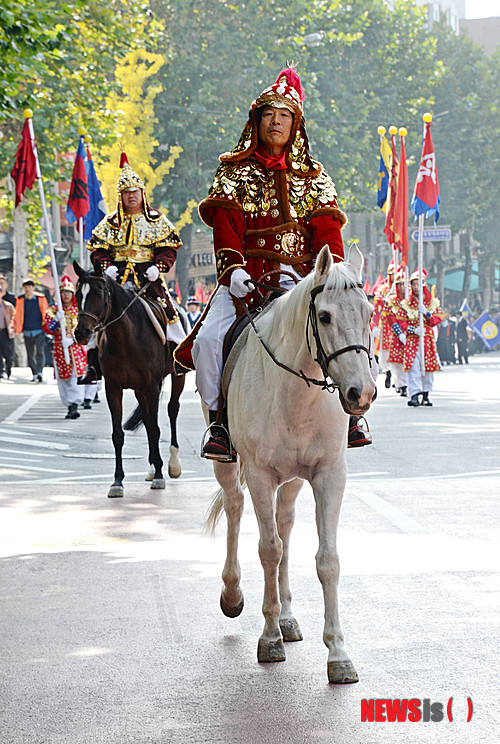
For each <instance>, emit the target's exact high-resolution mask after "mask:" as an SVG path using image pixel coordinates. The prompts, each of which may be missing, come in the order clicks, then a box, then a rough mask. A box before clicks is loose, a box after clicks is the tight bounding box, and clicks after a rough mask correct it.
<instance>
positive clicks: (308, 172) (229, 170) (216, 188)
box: [176, 68, 371, 460]
mask: <svg viewBox="0 0 500 744" xmlns="http://www.w3.org/2000/svg"><path fill="white" fill-rule="evenodd" d="M302 102H303V92H302V86H301V83H300V79H299V76H298V75H297V73H296V72H295V70H293V69H291V68H286V69H283V70H282V71H281V72H280V74H279V76H278V79H277V80H276V82H275V83H274V84H273V85H271V86H270V87H268V88H266V89H265V90H264V91H263V92H262V93H261V94H260V95H259V96H258V98H257V99H256V100H255V101H253V103H252V105H251V108H250V112H249V118H248V121H247V124H246V125H245V128H244V130H243V133H242V135H241V137H240V140H239V142H238V144H237V146H236V147H235V149H234V150H232V151H231V152H226V153H224V154H223V155H221V156H220V161H221V164H220V166H219V168H218V169H217V172H216V174H215V178H214V181H213V185H212V188H211V190H210V194H209V196H208V198H207V199H205V200H204V201H202V202H201V204H200V207H199V212H200V216H201V218H202V220H203V221H204V222H205V223H206V224H207V225H209V226H210V227H212V228H213V240H214V249H215V258H216V267H217V279H218V286H217V289H216V292H215V294H214V295H213V296H212V298H211V301H210V303H209V306H208V308H206V309H205V311H204V313H203V316H202V318H201V320H200V321H199V322H198V324H197V325H196V326H195V328H194V329H193V332H192V334H191V335H190V336H189V337H188V340H187V341H186V342H184V344H182V345H181V347H180V348H178V349H177V350H176V357H177V359H178V360H179V361H181V363H183V364H187V365H192V364H193V363H194V367H195V368H196V384H197V387H198V390H199V392H200V395H201V397H202V399H203V401H204V402H205V404H206V405H207V407H208V409H209V415H210V421H211V422H212V423H213V422H215V421H216V414H217V407H218V400H219V389H220V379H221V372H222V363H223V362H222V347H223V342H224V336H225V334H226V332H227V330H228V329H229V327H230V326H231V324H232V323H233V322H234V320H235V319H236V315H237V306H238V303H236V306H235V303H234V301H233V298H244V297H246V300H245V301H246V302H247V304H248V305H249V306H250V307H252V306H253V305H254V304H255V303H256V301H257V300H258V295H257V293H256V292H255V291H253V290H254V289H255V288H254V286H252V284H251V280H252V279H254V280H259V279H261V278H262V277H263V276H264V275H267V274H268V272H276V273H274V274H272V275H271V276H270V277H267V276H266V278H265V282H266V284H268V285H274V286H276V287H277V286H281V287H284V288H286V289H289V288H291V287H293V286H294V278H295V279H296V280H297V281H300V279H302V278H303V277H304V276H306V275H307V274H308V273H309V272H310V271H311V270H312V268H313V265H314V260H315V258H316V256H317V255H318V253H319V251H320V250H321V248H322V247H323V246H324V245H328V246H329V248H330V252H331V254H332V256H333V259H334V261H342V260H343V258H344V247H343V243H342V237H341V232H340V231H341V228H342V227H343V225H344V224H345V222H346V216H345V214H344V213H343V212H342V211H341V209H339V206H338V204H337V192H336V190H335V185H334V183H333V181H332V180H331V178H330V177H329V176H328V175H327V173H325V171H324V170H323V166H322V165H321V163H318V162H316V161H315V160H313V159H312V158H311V156H310V154H309V141H308V138H307V134H306V130H305V125H304V119H303V109H302ZM280 270H281V271H283V270H285V271H287V272H288V274H291V275H292V276H289V275H287V274H280V273H279V271H280ZM249 281H250V286H249V285H248V284H247V282H249ZM193 338H194V342H193ZM191 351H192V357H191ZM226 421H227V418H226V420H225V421H224V423H226ZM211 434H212V436H211V437H210V439H209V440H208V442H207V443H206V444H205V445H204V448H203V455H204V456H207V457H210V458H211V459H223V460H224V459H227V457H228V456H229V455H230V448H229V441H228V439H227V435H226V433H225V429H224V427H221V426H212V427H211ZM350 439H352V441H353V442H354V440H356V444H355V445H354V446H360V445H362V444H370V443H371V437H370V434H369V433H368V432H365V431H364V430H362V429H361V428H359V427H357V426H356V421H354V427H353V426H350ZM351 446H353V445H351ZM219 455H220V457H219Z"/></svg>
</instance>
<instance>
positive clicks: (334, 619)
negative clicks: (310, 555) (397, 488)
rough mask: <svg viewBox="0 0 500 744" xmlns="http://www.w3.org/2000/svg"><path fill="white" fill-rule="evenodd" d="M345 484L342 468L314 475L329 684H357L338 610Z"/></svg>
mask: <svg viewBox="0 0 500 744" xmlns="http://www.w3.org/2000/svg"><path fill="white" fill-rule="evenodd" d="M345 481H346V469H345V464H344V463H341V464H339V465H338V466H337V467H334V468H332V469H330V470H329V471H327V472H324V471H323V472H322V473H319V474H318V475H316V476H315V477H314V478H313V480H312V484H311V485H312V487H313V491H314V499H315V501H316V525H317V528H318V536H319V548H318V552H317V554H316V569H317V572H318V577H319V580H320V582H321V585H322V587H323V596H324V601H325V625H324V631H323V641H324V643H325V645H326V646H327V647H328V651H329V653H328V681H329V682H335V683H347V682H357V681H358V675H357V673H356V670H355V668H354V666H353V664H352V662H351V660H350V659H349V656H348V655H347V653H346V651H345V649H344V636H343V635H342V631H341V629H340V620H339V610H338V592H337V587H338V581H339V571H340V566H339V556H338V553H337V526H338V522H339V514H340V507H341V504H342V498H343V495H344V488H345Z"/></svg>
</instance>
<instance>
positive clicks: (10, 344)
mask: <svg viewBox="0 0 500 744" xmlns="http://www.w3.org/2000/svg"><path fill="white" fill-rule="evenodd" d="M5 296H6V292H5V289H4V287H3V286H2V285H1V284H0V379H2V378H4V377H6V378H7V379H9V378H10V373H11V371H12V359H13V356H14V336H15V335H16V332H15V330H14V305H12V303H10V302H7V300H6V299H5ZM4 365H5V369H4Z"/></svg>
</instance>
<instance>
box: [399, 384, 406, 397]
mask: <svg viewBox="0 0 500 744" xmlns="http://www.w3.org/2000/svg"><path fill="white" fill-rule="evenodd" d="M406 390H407V388H406V385H403V387H402V388H401V391H400V393H399V394H400V396H401V397H402V398H406Z"/></svg>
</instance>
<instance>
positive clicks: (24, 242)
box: [12, 205, 30, 295]
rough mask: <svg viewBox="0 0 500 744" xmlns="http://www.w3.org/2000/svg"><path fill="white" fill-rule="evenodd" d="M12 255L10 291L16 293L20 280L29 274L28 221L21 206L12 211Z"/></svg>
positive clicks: (18, 290)
mask: <svg viewBox="0 0 500 744" xmlns="http://www.w3.org/2000/svg"><path fill="white" fill-rule="evenodd" d="M13 245H14V256H13V267H12V268H13V275H14V276H13V281H12V291H13V292H14V294H16V295H18V294H20V293H21V292H22V281H23V279H26V277H27V276H28V274H29V268H30V267H29V257H28V221H27V219H26V215H25V213H24V210H23V208H22V206H21V205H20V206H18V207H17V208H16V209H15V211H14V239H13Z"/></svg>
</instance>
